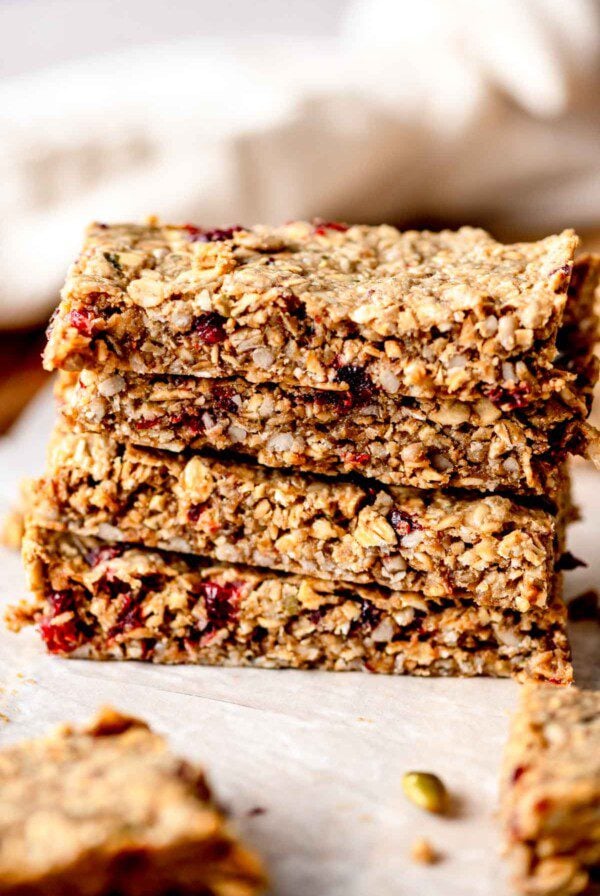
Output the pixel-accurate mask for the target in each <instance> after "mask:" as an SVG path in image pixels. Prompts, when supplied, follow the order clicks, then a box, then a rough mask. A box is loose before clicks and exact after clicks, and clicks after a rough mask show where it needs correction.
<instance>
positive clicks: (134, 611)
mask: <svg viewBox="0 0 600 896" xmlns="http://www.w3.org/2000/svg"><path fill="white" fill-rule="evenodd" d="M141 624H142V608H141V606H140V597H139V595H138V596H136V597H134V596H133V595H131V594H127V595H126V597H125V599H124V600H123V605H122V607H121V609H120V610H119V613H118V615H117V620H116V622H115V624H114V625H113V626H112V628H111V629H109V631H108V637H109V638H114V637H115V636H116V635H120V634H122V633H123V632H128V631H131V629H133V628H138V627H139V626H140V625H141Z"/></svg>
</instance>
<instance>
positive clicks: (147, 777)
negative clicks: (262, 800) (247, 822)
mask: <svg viewBox="0 0 600 896" xmlns="http://www.w3.org/2000/svg"><path fill="white" fill-rule="evenodd" d="M264 888H265V876H264V872H263V870H262V867H261V864H260V862H259V860H258V859H257V857H256V856H254V855H253V854H252V853H251V852H249V851H248V850H247V849H245V848H244V847H243V846H241V845H240V844H239V843H238V842H237V841H236V840H235V838H234V837H233V835H232V833H231V832H230V830H229V828H228V826H227V824H226V821H225V819H224V816H223V813H222V812H221V810H220V809H219V808H218V807H217V806H216V804H215V803H214V801H213V799H212V797H211V793H210V790H209V788H208V785H207V783H206V780H205V777H204V774H203V772H202V771H201V769H199V768H198V767H196V766H194V765H192V764H191V763H189V762H187V761H185V760H182V759H179V758H177V757H175V756H173V755H171V754H170V753H169V752H168V749H167V746H166V743H165V741H164V739H163V738H162V737H161V736H159V735H158V734H155V733H154V732H153V731H151V730H150V729H149V728H148V726H147V725H146V724H145V723H144V722H142V721H140V720H138V719H134V718H130V717H127V716H124V715H121V714H120V713H118V712H116V711H115V710H112V709H110V708H105V709H104V710H102V711H101V712H100V713H99V715H98V716H97V718H96V719H94V720H93V721H92V722H91V723H90V724H89V725H87V726H86V727H82V728H74V727H71V726H69V725H64V726H62V727H61V728H60V729H59V730H58V731H56V732H55V733H53V734H52V735H50V736H47V737H45V738H40V739H38V740H31V741H26V742H23V743H19V744H16V745H15V746H10V747H8V748H6V749H4V750H3V751H2V752H0V892H1V893H2V894H4V896H37V894H47V896H78V894H84V896H109V894H115V893H119V894H122V896H129V894H131V896H159V894H160V896H166V894H168V893H171V894H174V893H179V894H189V896H192V894H200V893H202V894H206V896H252V894H258V893H262V892H264Z"/></svg>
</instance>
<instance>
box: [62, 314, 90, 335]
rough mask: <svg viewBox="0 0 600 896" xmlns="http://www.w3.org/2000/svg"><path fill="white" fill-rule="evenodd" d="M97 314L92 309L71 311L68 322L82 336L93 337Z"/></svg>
mask: <svg viewBox="0 0 600 896" xmlns="http://www.w3.org/2000/svg"><path fill="white" fill-rule="evenodd" d="M95 316H96V315H95V313H94V312H93V311H92V309H91V308H82V309H80V310H76V311H71V312H70V313H69V314H68V315H67V320H68V321H69V325H70V326H71V327H75V329H76V330H77V332H78V333H80V334H81V335H82V336H87V337H89V336H91V335H92V332H93V329H94V317H95Z"/></svg>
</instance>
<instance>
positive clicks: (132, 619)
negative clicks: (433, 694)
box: [8, 523, 572, 683]
mask: <svg viewBox="0 0 600 896" xmlns="http://www.w3.org/2000/svg"><path fill="white" fill-rule="evenodd" d="M24 556H25V561H26V564H27V567H28V570H29V577H30V584H31V587H32V590H33V592H34V595H35V600H34V602H33V604H30V605H21V606H19V607H17V608H14V609H13V610H12V611H10V614H9V620H8V621H9V625H10V626H11V627H12V628H16V629H18V628H19V627H20V626H21V625H24V624H26V623H31V622H37V623H39V628H40V632H41V635H42V638H43V639H44V641H45V643H46V646H47V648H48V649H49V650H50V651H51V652H53V653H57V654H62V655H64V656H67V655H70V656H77V657H90V658H95V659H144V660H149V661H152V662H157V663H203V664H209V665H256V666H263V667H271V668H275V667H291V668H322V669H333V670H353V669H354V670H357V669H368V670H369V671H371V672H383V673H396V674H413V675H465V676H471V675H493V676H510V675H512V676H515V677H516V678H519V679H528V678H533V679H550V680H552V681H554V682H557V683H567V682H569V681H570V680H571V678H572V670H571V664H570V657H569V647H568V641H567V637H566V633H565V609H564V606H563V604H562V602H561V601H560V600H558V598H556V599H555V600H554V602H553V603H552V604H551V606H549V607H546V608H544V609H532V610H530V611H528V612H525V613H519V612H518V611H516V610H513V609H507V608H490V607H482V606H478V605H476V604H475V603H474V602H473V599H472V597H470V596H469V595H467V594H463V595H462V596H458V595H455V596H450V595H448V596H444V597H438V598H431V599H430V598H425V597H424V596H423V594H422V593H419V592H414V591H391V590H389V589H385V588H382V587H379V586H366V585H365V586H361V585H355V584H346V583H335V582H333V581H330V580H328V581H325V580H321V579H313V578H309V577H306V576H295V575H285V574H277V573H274V572H271V571H268V570H258V569H253V568H250V567H243V566H232V565H220V566H210V565H209V564H208V562H207V561H203V560H202V559H200V558H195V557H192V556H183V555H178V554H172V553H167V552H158V551H151V550H147V549H140V548H135V547H131V546H127V545H109V544H105V543H102V542H99V541H98V540H95V539H92V538H82V537H78V536H75V535H70V534H65V533H58V532H53V531H49V530H45V529H41V528H38V527H37V526H35V525H33V524H32V523H30V524H29V526H28V531H27V533H26V537H25V542H24Z"/></svg>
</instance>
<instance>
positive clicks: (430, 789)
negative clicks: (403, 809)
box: [402, 772, 448, 813]
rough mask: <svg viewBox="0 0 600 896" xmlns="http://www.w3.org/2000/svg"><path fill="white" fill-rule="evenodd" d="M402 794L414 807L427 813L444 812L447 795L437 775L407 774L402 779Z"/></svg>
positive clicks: (427, 773) (446, 804) (424, 773)
mask: <svg viewBox="0 0 600 896" xmlns="http://www.w3.org/2000/svg"><path fill="white" fill-rule="evenodd" d="M402 789H403V790H404V793H405V794H406V796H407V797H408V799H409V800H410V801H411V803H414V804H415V805H416V806H419V807H420V808H421V809H426V810H427V812H438V813H442V812H445V810H446V808H447V806H448V793H447V791H446V788H445V786H444V784H443V782H442V781H441V780H440V779H439V778H438V776H437V775H433V774H431V773H430V772H407V773H406V774H405V775H404V777H403V778H402Z"/></svg>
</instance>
